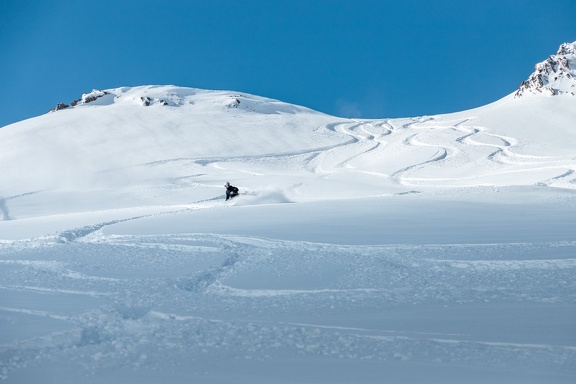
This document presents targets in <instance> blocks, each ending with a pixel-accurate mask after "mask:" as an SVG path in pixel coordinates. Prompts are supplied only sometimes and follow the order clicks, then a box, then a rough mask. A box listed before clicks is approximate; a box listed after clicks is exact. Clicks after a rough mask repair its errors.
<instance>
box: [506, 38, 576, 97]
mask: <svg viewBox="0 0 576 384" xmlns="http://www.w3.org/2000/svg"><path fill="white" fill-rule="evenodd" d="M526 93H532V94H536V95H540V94H542V95H550V96H556V95H572V96H574V95H575V94H576V41H575V42H573V43H564V44H562V45H560V48H559V49H558V52H557V53H556V54H555V55H552V56H550V57H548V59H546V60H545V61H543V62H541V63H538V64H536V65H535V66H534V72H533V73H532V74H531V75H530V77H528V79H527V80H524V81H523V82H522V83H521V84H520V87H519V88H518V90H517V91H516V93H515V95H514V96H515V97H521V96H523V95H524V94H526Z"/></svg>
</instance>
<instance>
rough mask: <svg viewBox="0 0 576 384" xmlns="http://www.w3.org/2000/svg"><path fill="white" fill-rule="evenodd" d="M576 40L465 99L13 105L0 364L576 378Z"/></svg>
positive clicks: (61, 375) (114, 374)
mask: <svg viewBox="0 0 576 384" xmlns="http://www.w3.org/2000/svg"><path fill="white" fill-rule="evenodd" d="M574 46H575V45H574V43H572V44H564V45H562V46H561V48H560V51H559V52H558V54H557V55H556V56H552V57H551V58H550V59H548V60H547V61H546V62H544V63H543V64H539V65H537V69H536V72H535V74H533V75H532V76H530V78H529V80H528V81H527V82H525V83H523V85H522V86H521V88H520V90H518V92H515V93H511V94H510V95H508V96H506V97H504V98H502V99H501V100H498V101H496V102H494V103H492V104H489V105H486V106H482V107H479V108H476V109H473V110H468V111H461V112H456V113H452V114H446V115H437V116H419V117H408V118H399V119H386V118H383V119H373V120H365V119H345V118H337V117H333V116H329V115H326V114H322V113H319V112H316V111H313V110H310V109H308V108H305V107H302V106H296V105H292V104H288V103H283V102H281V101H278V100H272V99H268V98H264V97H259V96H254V95H249V94H244V93H239V92H233V91H209V90H200V89H193V88H183V87H177V86H140V87H123V88H115V89H106V90H94V91H92V92H90V93H86V94H84V95H82V97H80V98H79V99H77V100H75V101H73V102H70V103H66V104H64V103H61V104H58V105H57V107H56V108H54V110H53V111H52V112H50V113H47V114H46V115H43V116H39V117H36V118H33V119H29V120H25V121H22V122H18V123H16V124H12V125H9V126H6V127H3V128H1V129H0V176H1V178H0V382H2V383H7V384H8V383H24V382H43V383H59V384H61V383H78V382H86V383H111V382H118V383H132V382H138V383H143V384H150V383H160V382H162V383H164V382H170V383H189V382H201V383H238V382H249V383H258V382H260V383H286V382H294V383H382V382H393V383H416V382H425V383H446V382H466V383H498V382H501V383H508V382H522V383H546V384H550V383H572V382H573V379H574V377H575V375H576V368H575V367H576V329H575V328H574V321H573V320H574V318H575V317H576V309H575V306H574V303H575V302H576V280H575V279H574V273H576V258H575V256H574V255H575V254H576V237H575V236H576V235H575V234H576V220H574V217H576V216H575V214H576V97H574V96H573V93H572V91H571V90H570V89H571V88H572V87H573V81H574ZM552 95H553V96H554V97H550V96H552ZM519 96H521V97H519ZM226 181H230V182H231V183H232V184H233V185H236V186H238V187H239V188H240V191H241V193H242V194H241V195H240V196H239V197H237V198H234V199H232V200H231V201H224V188H223V184H224V183H225V182H226Z"/></svg>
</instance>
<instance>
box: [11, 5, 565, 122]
mask: <svg viewBox="0 0 576 384" xmlns="http://www.w3.org/2000/svg"><path fill="white" fill-rule="evenodd" d="M575 40H576V0H496V1H492V0H466V1H463V0H444V1H441V0H439V1H434V0H397V1H391V0H390V1H388V0H372V1H370V0H364V1H363V0H350V1H344V0H331V1H328V0H326V1H322V0H290V1H283V0H189V1H185V0H171V1H159V0H153V1H148V0H118V1H116V0H114V1H111V0H91V1H84V0H74V1H68V0H66V1H64V0H62V1H60V0H52V1H49V0H46V1H44V0H37V1H34V0H29V1H8V0H1V1H0V86H1V92H0V126H4V125H6V124H9V123H12V122H16V121H19V120H23V119H27V118H30V117H34V116H37V115H40V114H43V113H45V112H47V111H48V110H49V109H51V108H53V107H54V106H55V105H56V103H58V102H65V103H69V102H71V101H72V100H74V99H77V98H79V97H80V96H81V95H82V93H84V92H89V91H91V90H92V89H94V88H96V89H106V88H115V87H120V86H137V85H147V84H174V85H179V86H187V87H196V88H204V89H225V90H233V91H238V92H245V93H252V94H256V95H259V96H265V97H271V98H275V99H280V100H282V101H286V102H290V103H294V104H299V105H304V106H307V107H310V108H313V109H316V110H319V111H322V112H325V113H329V114H332V115H338V116H347V117H366V118H385V117H409V116H419V115H429V114H438V113H447V112H456V111H459V110H463V109H469V108H473V107H477V106H480V105H484V104H487V103H489V102H492V101H495V100H497V99H499V98H501V97H503V96H505V95H507V94H509V93H511V92H513V91H514V90H515V89H516V88H517V87H518V85H519V83H520V82H521V81H522V80H524V79H526V78H527V77H528V75H529V74H530V73H531V72H532V70H533V66H534V64H535V63H537V62H540V61H542V60H544V59H546V58H547V57H548V55H549V54H553V53H555V52H556V50H557V48H558V46H559V45H560V44H561V43H563V42H572V41H575Z"/></svg>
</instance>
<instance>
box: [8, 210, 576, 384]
mask: <svg viewBox="0 0 576 384" xmlns="http://www.w3.org/2000/svg"><path fill="white" fill-rule="evenodd" d="M136 219H137V218H133V219H132V220H136ZM120 221H121V220H119V221H110V222H106V223H102V224H98V225H93V226H87V227H84V228H80V229H76V230H69V231H63V232H61V233H59V234H57V235H55V236H53V237H51V238H50V237H46V238H41V239H36V240H34V241H28V242H17V241H14V242H5V243H1V244H0V274H1V276H2V279H1V281H2V283H1V284H0V295H5V294H6V293H9V292H10V291H19V292H26V294H28V295H32V296H37V295H43V296H44V297H45V298H46V299H45V300H49V301H51V302H54V303H65V302H66V301H68V300H70V299H71V298H72V297H74V296H78V295H85V296H87V297H92V298H94V300H97V301H96V302H95V304H94V305H92V306H91V307H89V308H85V309H83V310H79V309H75V310H71V309H70V308H68V307H66V306H65V305H60V304H57V305H55V304H52V306H51V309H48V310H47V309H43V308H41V306H39V307H38V308H30V307H29V305H26V304H22V306H18V304H17V303H7V304H3V305H0V321H1V322H2V323H3V324H4V326H5V325H7V324H8V325H10V324H15V323H16V322H22V323H23V324H26V323H28V322H31V321H34V320H33V319H34V318H40V319H47V320H45V321H48V320H50V321H54V322H57V323H59V324H61V327H62V328H63V329H60V330H57V331H54V332H53V333H49V334H45V335H41V336H31V337H28V338H26V337H22V338H20V339H13V340H3V341H2V342H1V343H0V377H1V378H3V379H5V380H6V382H11V381H10V378H11V377H12V372H15V371H19V370H22V369H28V368H31V367H32V368H33V367H34V366H36V365H37V364H50V361H52V360H53V359H54V360H57V361H70V362H71V363H73V364H81V365H82V366H83V367H84V368H83V369H84V371H85V373H86V375H87V377H89V376H91V375H96V374H97V373H98V372H101V371H104V370H107V369H116V368H118V369H141V368H142V367H146V369H151V370H155V369H156V370H158V369H166V367H172V368H174V369H176V367H178V366H179V365H180V364H182V363H183V362H186V364H191V365H192V366H193V367H196V368H198V369H201V368H202V366H203V364H205V363H206V362H207V361H210V360H211V359H218V358H219V356H222V355H226V356H234V358H235V359H240V360H244V359H246V360H252V359H257V360H262V361H267V360H269V359H274V358H276V357H279V356H284V357H289V356H304V357H306V356H325V357H331V358H337V359H342V360H352V361H354V360H359V361H365V360H372V361H382V362H384V361H406V362H410V361H416V362H420V363H422V362H424V363H427V364H440V365H452V364H453V365H469V366H475V365H476V364H481V365H482V366H483V367H490V368H492V369H509V370H530V369H532V368H533V367H534V366H537V367H539V369H542V370H552V371H558V372H563V373H564V374H576V339H574V338H573V337H572V338H571V339H569V340H565V341H563V342H562V341H559V340H556V341H555V342H549V343H543V342H540V341H539V340H538V339H537V338H535V339H534V340H533V341H531V340H507V339H506V337H505V336H502V339H500V340H494V339H487V338H486V336H483V335H482V334H475V333H474V329H475V328H474V327H463V330H464V332H454V330H452V329H451V328H450V326H447V327H445V328H444V330H442V329H440V330H432V329H429V330H427V329H421V328H418V329H412V328H410V327H409V326H405V325H404V323H403V322H396V323H394V324H393V325H394V327H396V328H392V329H391V328H390V324H388V323H387V322H386V321H385V319H386V317H387V316H388V315H386V314H390V313H394V311H395V310H398V309H399V308H403V307H404V306H409V307H411V308H417V307H418V306H423V307H425V308H427V307H428V306H435V307H437V308H440V309H438V310H442V308H448V309H445V310H446V311H449V308H451V307H454V306H457V307H458V306H464V307H465V306H472V307H474V306H475V305H478V306H480V308H481V306H482V305H483V304H484V303H487V302H490V303H503V305H506V306H510V305H512V306H518V307H519V308H521V307H522V306H525V305H528V306H534V307H536V308H540V307H541V308H542V309H539V310H538V311H541V310H543V309H544V308H546V306H547V305H549V304H551V303H553V304H555V305H563V306H568V307H570V306H572V308H573V305H574V304H576V282H575V280H574V278H573V276H574V273H575V272H576V259H575V258H574V255H575V254H576V242H557V243H519V244H477V245H475V244H470V245H462V244H454V245H417V246H416V245H414V246H411V245H406V244H402V245H388V246H343V245H329V244H317V243H307V242H294V241H280V240H267V239H258V238H249V237H239V236H224V235H210V234H177V235H176V234H174V235H163V236H118V235H115V236H104V235H103V234H102V233H101V231H100V230H101V229H102V228H103V227H105V226H109V225H114V224H115V223H118V222H120ZM54 239H59V241H54ZM51 255H57V258H55V257H53V256H51ZM569 255H572V256H571V257H570V256H569ZM349 258H354V259H355V267H354V268H353V269H350V263H349V261H347V260H348V259H349ZM23 281H25V282H26V284H25V285H23V284H22V282H23ZM411 311H414V309H411ZM319 313H321V314H323V315H322V317H321V318H322V319H323V320H322V321H323V322H325V321H326V319H328V318H331V316H327V315H326V314H331V313H332V314H333V315H334V316H333V319H334V321H333V323H331V324H327V323H319V322H318V321H317V320H316V319H317V317H318V314H319ZM365 313H369V315H368V316H367V317H363V315H362V314H365ZM411 313H414V312H411ZM479 313H481V312H479ZM572 314H573V312H572ZM475 315H476V314H474V313H473V314H472V316H475ZM374 317H376V318H379V319H380V321H376V320H374V319H373V318H374ZM291 319H292V320H291ZM346 319H348V320H346ZM468 320H472V319H468ZM503 321H504V322H505V323H506V324H505V326H524V327H525V326H527V325H526V324H525V320H523V321H520V320H518V319H517V318H516V316H512V318H505V319H504V320H503ZM528 322H529V320H528ZM348 323H349V324H353V325H352V326H349V325H347V324H348ZM363 323H365V324H367V325H366V326H358V325H359V324H363ZM499 325H502V324H499ZM3 338H5V339H6V338H8V339H10V337H9V335H4V336H3ZM62 359H65V360H62Z"/></svg>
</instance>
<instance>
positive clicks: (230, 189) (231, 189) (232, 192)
mask: <svg viewBox="0 0 576 384" xmlns="http://www.w3.org/2000/svg"><path fill="white" fill-rule="evenodd" d="M224 188H226V200H228V199H231V198H233V197H234V196H238V188H236V187H235V186H233V185H231V184H230V182H228V181H227V182H226V184H225V185H224Z"/></svg>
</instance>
